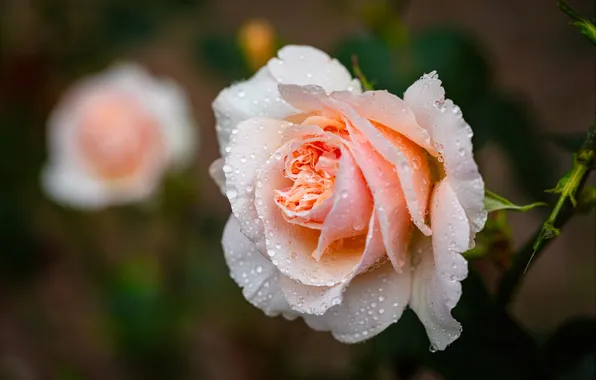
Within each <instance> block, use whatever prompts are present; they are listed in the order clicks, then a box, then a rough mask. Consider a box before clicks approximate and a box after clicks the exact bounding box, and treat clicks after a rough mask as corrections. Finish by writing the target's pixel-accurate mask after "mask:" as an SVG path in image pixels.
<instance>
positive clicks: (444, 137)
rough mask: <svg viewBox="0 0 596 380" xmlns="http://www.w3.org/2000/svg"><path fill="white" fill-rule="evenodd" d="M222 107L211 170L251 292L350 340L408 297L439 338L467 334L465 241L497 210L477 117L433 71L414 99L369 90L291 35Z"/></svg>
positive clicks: (227, 245) (270, 306) (232, 263)
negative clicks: (461, 312) (463, 315)
mask: <svg viewBox="0 0 596 380" xmlns="http://www.w3.org/2000/svg"><path fill="white" fill-rule="evenodd" d="M213 109H214V111H215V115H216V118H217V131H218V133H219V142H220V146H221V149H222V152H221V153H222V156H223V157H222V158H221V159H219V160H217V161H216V162H214V164H213V165H212V174H213V176H214V178H215V179H216V181H217V182H218V183H219V184H220V185H221V186H222V189H223V191H225V193H226V195H227V197H228V199H229V200H230V204H231V206H232V212H233V216H231V217H230V220H229V221H228V223H227V226H226V228H225V231H224V236H223V247H224V251H225V257H226V261H227V263H228V266H229V267H230V271H231V275H232V277H233V278H234V280H235V281H236V282H237V283H238V284H239V285H240V286H241V287H242V288H243V293H244V296H245V297H246V299H247V300H248V301H250V302H251V303H252V304H253V305H255V306H257V307H259V308H261V309H262V310H263V311H264V312H265V313H266V314H267V315H272V316H273V315H278V314H282V315H284V316H286V317H288V318H295V317H298V316H300V317H303V318H304V320H305V321H306V323H307V324H308V325H309V326H311V327H312V328H314V329H316V330H328V331H331V333H332V334H333V336H334V337H335V338H337V339H338V340H340V341H342V342H350V343H351V342H359V341H362V340H365V339H367V338H370V337H372V336H374V335H376V334H378V333H380V332H381V331H383V330H384V329H385V328H387V327H388V326H389V325H390V324H392V323H394V322H396V321H397V320H398V319H399V318H400V316H401V315H402V312H403V310H404V309H405V307H406V306H409V307H410V308H412V309H413V310H414V312H415V313H416V314H417V315H418V317H419V318H420V320H421V321H422V323H423V324H424V326H425V327H426V330H427V333H428V336H429V339H430V341H431V344H432V346H433V347H434V348H436V349H439V350H442V349H445V347H447V345H449V344H450V343H452V342H453V341H454V340H455V339H457V338H458V337H459V335H460V333H461V330H462V328H461V325H460V324H459V323H458V322H457V321H456V320H455V319H454V318H453V317H452V316H451V310H452V309H453V307H454V306H455V305H456V304H457V302H458V300H459V298H460V295H461V284H460V281H461V280H463V279H464V278H465V277H466V276H467V272H468V268H467V262H466V260H465V259H464V258H463V256H462V255H461V253H462V252H464V251H466V250H468V249H470V248H471V247H472V246H473V244H474V236H475V234H476V232H478V231H479V230H481V229H482V227H483V226H484V222H485V220H486V211H485V209H484V205H483V198H484V184H483V181H482V177H481V176H480V174H479V173H478V169H477V166H476V163H475V162H474V158H473V156H472V143H471V137H472V130H471V129H470V127H469V126H468V124H466V122H465V121H464V119H463V118H462V113H461V110H460V109H459V107H457V106H456V105H455V104H453V102H452V101H451V100H449V99H445V97H444V90H443V88H442V87H441V82H440V81H439V79H438V77H437V75H436V74H435V73H434V72H433V73H431V74H428V75H424V76H423V77H422V78H421V79H420V80H418V81H417V82H416V83H414V84H413V85H412V86H411V87H410V88H409V89H408V90H407V91H406V93H405V95H404V99H403V100H402V99H400V98H398V97H397V96H395V95H392V94H390V93H388V92H386V91H367V92H364V93H362V91H361V87H360V83H359V82H358V81H356V80H353V79H352V78H351V77H350V74H349V72H348V71H347V70H346V68H345V67H343V66H342V65H341V64H340V63H339V62H338V61H336V60H332V59H330V58H329V57H328V56H327V55H326V54H325V53H323V52H321V51H319V50H316V49H314V48H312V47H307V46H287V47H285V48H283V49H281V50H280V51H279V58H273V59H271V60H270V61H269V62H268V64H267V66H265V67H263V68H262V69H261V70H260V71H259V72H258V73H257V74H256V75H255V76H254V77H252V78H251V79H249V80H248V81H245V82H241V83H238V84H235V85H233V86H231V87H229V88H227V89H224V90H223V91H222V92H221V93H220V94H219V96H218V97H217V99H216V100H215V102H214V103H213Z"/></svg>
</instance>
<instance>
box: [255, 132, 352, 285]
mask: <svg viewBox="0 0 596 380" xmlns="http://www.w3.org/2000/svg"><path fill="white" fill-rule="evenodd" d="M291 151H292V149H291V146H290V143H286V144H284V145H283V146H282V147H281V148H280V149H278V150H277V151H276V152H275V154H274V155H273V156H272V158H271V159H269V160H267V161H266V162H265V164H263V165H261V167H260V168H259V171H258V174H257V186H256V191H255V197H256V198H255V199H256V201H255V203H256V209H257V212H258V215H259V218H260V219H261V220H262V222H263V225H264V228H265V235H264V236H265V237H266V247H267V253H268V254H269V255H270V256H271V260H272V262H273V265H275V266H276V267H277V268H278V269H279V270H280V271H281V273H282V274H284V275H286V276H289V277H290V278H292V279H293V280H295V281H299V282H301V283H302V284H305V285H313V286H321V285H325V286H333V285H335V284H338V283H340V282H341V281H343V280H344V279H345V278H346V277H347V276H348V275H349V274H350V273H351V271H352V269H353V268H354V267H355V266H356V264H357V263H358V262H359V260H360V255H361V254H362V251H357V250H354V251H347V250H343V251H341V252H333V254H327V255H324V256H323V257H322V258H321V260H320V261H317V260H316V259H315V258H313V257H312V253H313V252H314V251H315V249H316V248H317V244H318V237H319V231H318V230H314V229H310V228H305V227H302V226H299V225H295V224H290V223H288V222H286V220H285V219H284V217H283V216H282V213H281V210H280V209H279V207H278V206H277V205H276V204H275V202H274V199H273V193H274V190H275V189H281V188H285V187H288V186H289V185H290V184H291V181H290V180H288V179H286V178H285V177H284V176H283V169H284V168H285V162H284V160H283V158H284V157H285V156H286V155H287V154H289V153H290V152H291Z"/></svg>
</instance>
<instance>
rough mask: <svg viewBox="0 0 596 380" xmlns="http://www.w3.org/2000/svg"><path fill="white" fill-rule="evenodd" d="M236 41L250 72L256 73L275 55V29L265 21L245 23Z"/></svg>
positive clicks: (258, 20)
mask: <svg viewBox="0 0 596 380" xmlns="http://www.w3.org/2000/svg"><path fill="white" fill-rule="evenodd" d="M238 40H239V43H240V47H241V49H242V52H243V53H244V56H245V58H246V61H247V63H248V66H249V67H250V69H251V70H252V71H257V70H258V69H259V68H260V67H261V66H263V65H264V64H266V63H267V61H268V60H269V59H270V58H272V57H273V56H274V54H275V40H276V38H275V29H274V28H273V26H272V25H271V24H270V23H269V22H268V21H267V20H263V19H254V20H249V21H248V22H246V23H245V24H244V25H243V26H242V27H241V28H240V31H239V32H238Z"/></svg>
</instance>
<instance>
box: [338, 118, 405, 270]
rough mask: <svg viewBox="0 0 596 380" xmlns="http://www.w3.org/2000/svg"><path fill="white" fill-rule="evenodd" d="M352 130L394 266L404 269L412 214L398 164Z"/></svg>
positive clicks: (360, 166)
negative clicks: (386, 157) (398, 174)
mask: <svg viewBox="0 0 596 380" xmlns="http://www.w3.org/2000/svg"><path fill="white" fill-rule="evenodd" d="M348 127H349V128H351V129H352V131H351V135H352V145H351V146H350V148H351V150H352V152H353V155H354V158H355V159H356V162H357V164H358V167H359V168H360V170H361V171H362V174H363V175H364V178H365V179H366V182H367V183H368V187H369V189H370V191H371V192H372V197H373V201H374V208H375V211H376V215H377V217H378V218H379V222H380V225H381V232H382V235H383V242H384V244H385V248H386V250H387V256H389V259H390V260H391V263H392V264H393V266H394V268H395V269H396V270H398V271H401V268H402V267H403V266H404V263H405V262H406V260H407V257H406V253H407V242H408V241H409V238H410V226H411V221H410V213H409V212H408V208H407V206H406V201H405V198H404V195H403V192H402V190H401V185H400V183H399V180H398V178H397V175H396V173H395V171H394V166H393V165H391V164H390V163H389V162H387V161H386V160H385V159H384V158H383V157H381V156H380V155H379V154H378V153H377V152H376V151H375V150H374V149H373V148H372V147H371V146H370V144H369V143H368V142H367V141H366V139H365V138H364V136H362V134H360V133H359V132H358V131H356V130H353V128H352V127H351V126H349V122H348Z"/></svg>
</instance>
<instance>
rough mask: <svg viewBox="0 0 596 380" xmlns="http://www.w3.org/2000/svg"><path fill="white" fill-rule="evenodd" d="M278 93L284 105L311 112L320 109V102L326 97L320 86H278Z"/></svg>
mask: <svg viewBox="0 0 596 380" xmlns="http://www.w3.org/2000/svg"><path fill="white" fill-rule="evenodd" d="M278 88H279V93H280V95H281V97H282V98H283V100H285V101H286V103H288V104H290V105H291V106H292V107H294V108H296V109H297V110H300V111H304V112H312V111H316V110H319V109H320V108H321V100H323V99H325V98H327V97H328V95H327V92H326V91H325V89H324V88H323V87H321V86H316V85H312V84H311V85H306V86H299V85H296V84H280V85H279V86H278Z"/></svg>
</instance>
